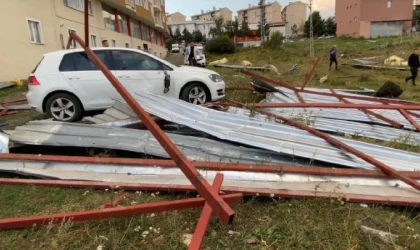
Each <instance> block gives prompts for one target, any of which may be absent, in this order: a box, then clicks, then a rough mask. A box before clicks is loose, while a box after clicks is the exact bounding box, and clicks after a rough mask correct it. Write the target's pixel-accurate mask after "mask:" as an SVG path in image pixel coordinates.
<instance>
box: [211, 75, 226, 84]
mask: <svg viewBox="0 0 420 250" xmlns="http://www.w3.org/2000/svg"><path fill="white" fill-rule="evenodd" d="M209 78H210V79H211V80H212V81H213V82H221V81H223V79H222V77H221V76H219V75H216V74H212V75H209Z"/></svg>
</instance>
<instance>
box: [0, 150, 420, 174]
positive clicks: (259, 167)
mask: <svg viewBox="0 0 420 250" xmlns="http://www.w3.org/2000/svg"><path fill="white" fill-rule="evenodd" d="M0 160H15V161H22V162H25V161H28V162H29V161H34V162H57V163H74V164H114V165H135V166H136V167H139V168H141V167H147V166H159V167H163V168H172V167H176V164H175V162H173V161H171V160H153V159H131V158H106V157H83V156H60V155H27V154H0ZM193 164H194V166H195V167H196V168H199V169H203V170H213V171H240V172H257V173H276V174H306V175H325V176H347V177H365V178H384V179H390V177H389V176H388V175H385V174H384V173H383V172H382V171H380V170H365V169H351V168H340V167H337V168H324V167H316V166H311V167H299V166H288V165H273V164H249V163H223V162H207V161H197V162H194V163H193ZM401 173H403V174H404V175H406V176H409V177H411V178H414V179H420V172H419V171H401Z"/></svg>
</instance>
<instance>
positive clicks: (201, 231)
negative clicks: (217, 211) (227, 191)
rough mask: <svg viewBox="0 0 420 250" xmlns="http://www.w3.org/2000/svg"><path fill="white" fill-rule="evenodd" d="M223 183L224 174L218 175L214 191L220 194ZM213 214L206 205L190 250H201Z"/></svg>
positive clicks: (214, 182)
mask: <svg viewBox="0 0 420 250" xmlns="http://www.w3.org/2000/svg"><path fill="white" fill-rule="evenodd" d="M222 183H223V174H221V173H218V174H217V175H216V178H215V179H214V181H213V189H214V191H216V192H219V191H220V188H221V187H222ZM212 214H213V209H211V206H210V205H209V204H208V203H206V204H205V205H204V208H203V211H202V212H201V216H200V220H199V221H198V223H197V226H196V228H195V231H194V235H193V238H192V240H191V243H190V245H189V247H188V249H189V250H196V249H197V250H198V249H201V245H202V244H203V239H204V236H205V235H206V231H207V227H208V225H209V222H210V219H211V215H212Z"/></svg>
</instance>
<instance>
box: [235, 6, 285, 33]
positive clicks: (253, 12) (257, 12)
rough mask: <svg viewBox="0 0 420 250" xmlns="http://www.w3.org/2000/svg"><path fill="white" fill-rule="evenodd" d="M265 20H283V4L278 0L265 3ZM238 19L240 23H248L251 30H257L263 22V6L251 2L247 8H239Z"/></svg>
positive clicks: (275, 21)
mask: <svg viewBox="0 0 420 250" xmlns="http://www.w3.org/2000/svg"><path fill="white" fill-rule="evenodd" d="M265 20H266V23H278V22H281V21H282V17H281V5H280V4H279V3H278V2H277V1H275V2H272V3H267V4H266V5H265ZM238 21H239V23H240V24H242V23H243V22H245V23H247V24H248V26H249V28H250V29H251V30H257V29H258V24H259V23H260V22H261V7H260V6H253V5H251V4H249V5H248V8H247V9H242V10H239V11H238Z"/></svg>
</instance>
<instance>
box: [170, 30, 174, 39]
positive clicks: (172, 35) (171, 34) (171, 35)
mask: <svg viewBox="0 0 420 250" xmlns="http://www.w3.org/2000/svg"><path fill="white" fill-rule="evenodd" d="M169 37H171V38H172V37H174V34H173V33H172V29H171V28H169Z"/></svg>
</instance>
